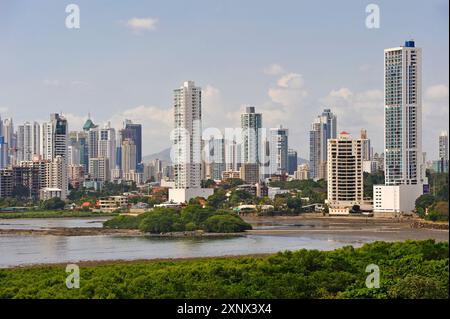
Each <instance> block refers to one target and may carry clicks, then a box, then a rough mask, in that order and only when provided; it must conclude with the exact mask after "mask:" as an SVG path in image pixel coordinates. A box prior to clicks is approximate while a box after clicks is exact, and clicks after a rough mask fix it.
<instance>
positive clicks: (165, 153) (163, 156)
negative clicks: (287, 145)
mask: <svg viewBox="0 0 450 319" xmlns="http://www.w3.org/2000/svg"><path fill="white" fill-rule="evenodd" d="M154 159H159V160H161V161H162V162H163V163H165V164H170V163H171V162H172V161H171V159H170V148H166V149H163V150H162V151H161V152H158V153H153V154H149V155H145V156H144V157H143V158H142V161H143V162H144V163H148V162H151V161H153V160H154ZM297 162H298V164H308V163H309V160H307V159H304V158H302V157H298V158H297Z"/></svg>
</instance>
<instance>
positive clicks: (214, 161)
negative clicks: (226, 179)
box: [205, 137, 225, 180]
mask: <svg viewBox="0 0 450 319" xmlns="http://www.w3.org/2000/svg"><path fill="white" fill-rule="evenodd" d="M206 143H207V146H206V154H205V155H206V156H205V161H206V165H207V166H208V173H209V174H208V176H207V177H208V178H210V179H214V180H220V179H221V178H222V172H223V171H224V170H225V140H224V139H223V138H214V137H212V138H211V139H210V140H208V141H206Z"/></svg>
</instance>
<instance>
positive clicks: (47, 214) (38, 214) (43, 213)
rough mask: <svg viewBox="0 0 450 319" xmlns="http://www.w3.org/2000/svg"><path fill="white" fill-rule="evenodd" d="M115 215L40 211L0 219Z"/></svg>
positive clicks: (16, 213)
mask: <svg viewBox="0 0 450 319" xmlns="http://www.w3.org/2000/svg"><path fill="white" fill-rule="evenodd" d="M116 215H117V214H115V213H94V212H82V211H68V210H64V211H58V210H42V211H34V210H33V211H27V212H14V213H0V219H13V218H58V217H105V216H116Z"/></svg>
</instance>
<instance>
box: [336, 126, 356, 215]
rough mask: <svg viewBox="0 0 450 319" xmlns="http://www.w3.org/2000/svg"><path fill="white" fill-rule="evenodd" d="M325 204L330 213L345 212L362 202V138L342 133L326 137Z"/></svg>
mask: <svg viewBox="0 0 450 319" xmlns="http://www.w3.org/2000/svg"><path fill="white" fill-rule="evenodd" d="M327 165H328V169H327V171H328V205H329V213H330V215H331V214H348V213H349V212H350V209H351V208H352V206H353V205H361V204H362V202H363V161H362V140H361V139H352V138H350V136H349V134H348V133H347V132H341V134H340V135H339V138H337V139H330V140H328V157H327Z"/></svg>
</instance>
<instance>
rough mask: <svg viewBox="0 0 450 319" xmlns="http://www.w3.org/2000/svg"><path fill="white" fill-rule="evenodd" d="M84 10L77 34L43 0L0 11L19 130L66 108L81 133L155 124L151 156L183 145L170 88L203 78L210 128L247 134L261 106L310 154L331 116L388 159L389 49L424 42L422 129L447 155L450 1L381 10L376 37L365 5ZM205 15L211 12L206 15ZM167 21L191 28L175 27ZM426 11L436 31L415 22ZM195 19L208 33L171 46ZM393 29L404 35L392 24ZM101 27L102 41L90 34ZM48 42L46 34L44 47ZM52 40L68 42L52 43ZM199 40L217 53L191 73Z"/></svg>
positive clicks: (2, 63)
mask: <svg viewBox="0 0 450 319" xmlns="http://www.w3.org/2000/svg"><path fill="white" fill-rule="evenodd" d="M78 4H79V6H80V8H81V17H82V20H81V21H82V22H81V28H80V30H78V31H74V30H67V29H65V28H64V25H63V23H61V25H60V26H59V25H58V23H59V22H61V21H63V20H64V16H65V13H64V7H63V6H62V5H61V8H60V7H59V6H55V5H54V4H51V3H50V2H42V3H40V4H39V5H38V4H33V3H30V4H29V6H31V7H34V6H36V8H37V9H36V10H32V9H31V10H30V11H32V12H34V15H30V14H24V13H23V12H22V11H21V10H19V9H20V8H21V6H22V5H23V4H22V5H21V4H20V3H19V4H15V3H12V2H3V3H2V4H1V5H0V6H1V9H2V10H0V27H1V28H2V29H6V30H7V32H6V34H5V37H4V41H3V42H2V43H1V44H0V49H2V51H3V52H5V54H4V55H2V58H0V67H1V68H2V70H4V72H2V74H1V75H0V87H2V88H3V90H4V91H3V90H2V91H1V92H0V114H1V116H2V118H6V117H13V118H14V120H15V123H16V124H18V123H23V122H25V121H26V120H31V119H35V120H36V121H39V122H42V121H45V120H46V117H47V114H49V113H53V112H59V113H62V114H64V115H65V116H66V117H67V119H68V121H69V123H71V124H70V129H71V130H72V128H74V129H75V128H78V127H79V126H81V125H82V124H83V123H84V122H85V120H86V119H87V114H88V113H89V112H92V113H93V115H94V116H93V120H94V122H95V123H107V122H108V121H111V123H112V125H113V126H114V127H119V124H120V123H121V122H122V121H123V120H124V119H125V118H130V119H131V120H133V121H135V122H138V121H139V122H140V123H142V124H143V141H144V142H143V155H148V154H152V153H157V152H159V151H161V150H162V149H165V148H168V147H169V146H170V143H169V141H168V139H167V138H163V137H167V136H169V132H170V130H171V122H170V119H171V117H170V112H171V96H170V92H171V89H172V88H173V87H174V86H176V85H178V83H180V82H182V81H185V80H190V79H192V80H195V81H196V83H197V84H198V85H199V86H200V87H202V89H203V93H204V94H203V98H204V101H203V108H204V113H205V116H204V123H203V126H204V127H205V128H206V127H218V128H222V127H238V125H239V124H238V123H239V116H240V113H241V112H242V105H254V106H255V107H256V108H257V110H258V112H261V113H263V114H264V126H265V127H268V128H270V127H277V126H278V125H279V124H282V125H283V126H284V127H287V128H289V129H290V140H289V141H290V147H291V148H293V149H296V150H297V151H298V154H299V156H300V157H303V158H308V149H309V147H308V135H307V132H308V130H309V129H310V127H309V126H310V121H311V120H312V118H313V117H314V116H315V115H316V114H318V113H319V112H321V110H323V109H324V108H330V109H332V111H333V112H334V113H335V114H336V115H337V117H338V118H339V125H338V126H339V127H338V130H339V131H341V130H346V131H349V132H350V133H351V134H352V135H354V136H357V133H358V132H359V131H360V129H361V128H365V129H367V131H368V132H369V135H370V137H371V142H372V146H373V147H374V152H381V151H382V148H383V135H382V132H383V129H382V126H381V125H379V123H378V122H381V121H382V117H383V101H382V96H383V94H382V92H383V75H382V64H383V55H382V51H383V49H384V48H387V47H395V46H398V45H401V44H402V43H403V41H404V40H406V39H408V38H414V39H415V40H416V43H417V44H418V45H419V46H420V47H422V48H423V49H424V57H423V63H424V75H423V92H424V103H423V111H424V115H423V121H424V123H423V125H424V130H423V131H424V151H425V152H427V158H428V159H435V158H437V156H438V153H437V152H438V151H437V149H436V147H435V144H436V142H435V140H436V138H435V136H437V135H438V134H439V132H440V131H441V130H448V122H447V121H446V118H447V117H448V71H447V70H448V60H447V56H448V30H447V29H446V28H444V27H443V26H444V25H446V24H447V23H448V17H447V16H446V15H445V14H442V12H443V11H446V10H445V8H448V3H447V2H444V1H433V2H432V3H431V5H430V4H428V3H427V4H423V3H419V2H417V3H416V2H415V4H414V6H411V8H414V10H412V11H411V12H409V11H408V13H406V12H403V11H402V10H399V9H398V8H399V7H401V6H402V5H404V2H402V1H399V2H398V3H389V2H384V1H382V2H380V4H379V6H380V10H381V27H380V29H377V30H370V29H367V28H366V27H365V26H364V18H365V11H364V9H365V4H362V3H361V4H359V3H358V4H356V3H350V4H347V3H346V4H335V3H332V2H330V3H329V5H328V6H327V7H329V10H330V12H339V13H340V14H331V13H330V12H327V10H325V12H324V10H322V8H321V6H319V5H317V4H314V3H304V4H299V3H295V2H291V1H285V2H283V4H284V5H282V6H279V7H273V6H272V5H269V4H268V3H265V2H258V6H256V7H255V5H252V3H248V4H245V5H240V11H239V12H235V11H234V10H232V8H233V5H232V3H224V2H217V3H215V4H208V3H205V2H203V1H199V2H195V3H194V4H192V7H186V6H184V5H182V6H181V7H173V6H171V5H165V4H153V5H149V4H140V5H137V6H135V7H134V8H133V9H130V8H124V6H123V5H120V4H114V5H113V6H111V8H110V9H111V10H110V12H111V13H109V14H105V13H102V14H100V12H101V10H100V9H101V6H102V4H101V2H97V3H88V2H86V1H79V2H78ZM408 4H409V2H408ZM200 5H201V6H202V9H203V10H202V12H201V13H200V12H198V13H197V12H195V8H197V7H198V6H200ZM39 8H40V9H39ZM250 9H254V11H252V14H254V15H255V16H256V17H259V18H260V19H253V20H252V24H251V25H250V24H248V23H247V22H246V19H244V15H245V14H247V13H248V14H250ZM319 11H320V14H321V15H323V19H321V20H320V26H321V27H323V28H322V29H321V30H320V31H319V30H316V28H318V27H319V25H318V24H317V23H318V22H314V21H313V20H312V19H311V18H309V17H308V15H310V16H315V14H314V13H316V12H319ZM44 12H45V13H44ZM168 12H169V15H170V14H174V15H175V16H176V17H177V18H178V19H175V20H174V17H173V16H171V17H170V18H169V17H168V16H167V14H168ZM290 12H296V15H294V14H293V13H290ZM5 13H6V14H5ZM182 13H184V14H185V15H184V16H183V14H182ZM394 13H395V14H394ZM2 14H3V15H2ZM269 14H270V17H271V19H267V17H268V16H269ZM419 15H420V17H421V19H427V21H430V22H429V23H427V24H426V25H421V24H418V23H416V21H417V19H415V17H418V16H419ZM136 16H140V17H142V18H145V17H148V18H153V19H155V21H156V22H155V25H154V29H152V30H150V29H145V28H144V29H142V28H141V29H137V30H136V28H138V27H136V25H134V27H132V26H130V25H129V24H127V23H125V22H126V21H129V20H130V19H132V18H133V17H136ZM12 17H15V18H14V19H12ZM193 17H194V18H195V20H196V21H197V24H196V26H197V28H196V29H195V31H196V32H193V34H192V35H190V34H188V33H185V34H184V36H183V41H181V44H180V43H178V42H179V41H177V42H174V41H171V40H173V37H174V36H175V37H176V38H177V39H179V35H180V34H179V32H177V31H179V30H180V28H183V27H186V26H187V24H188V23H191V22H192V18H193ZM281 18H283V19H281ZM21 19H27V21H28V22H29V23H31V24H32V25H33V26H35V27H34V28H33V30H30V29H23V28H24V27H23V25H19V24H18V21H23V20H21ZM227 19H228V20H227ZM230 19H231V20H232V21H233V22H235V23H233V26H236V28H241V29H242V30H243V32H242V34H241V35H237V36H236V33H235V32H232V31H233V30H228V25H229V24H228V23H229V21H230ZM146 21H147V20H146ZM152 21H153V20H152ZM413 21H415V22H414V23H413ZM393 23H395V25H396V29H395V32H392V28H390V26H391V27H392V25H393ZM133 28H134V29H133ZM94 29H95V30H98V33H95V32H94V34H91V31H92V30H94ZM231 29H233V28H231ZM40 32H46V34H47V36H46V37H40V36H39V34H40ZM344 33H345V34H346V36H345V37H344V36H343V34H344ZM99 34H101V35H103V36H104V37H103V40H102V41H100V42H101V43H99V44H96V43H95V42H94V41H93V40H94V38H95V37H96V36H98V35H99ZM231 34H233V35H234V36H235V37H230V35H231ZM213 35H217V36H213ZM34 38H36V39H40V40H39V42H38V43H36V40H34ZM293 38H294V39H298V41H292V39H293ZM202 39H203V40H202ZM224 40H226V41H225V42H223V41H224ZM52 41H57V42H58V43H59V45H58V46H57V47H53V46H52V45H51V44H52ZM186 42H189V43H191V42H192V48H194V47H195V48H198V47H201V48H204V49H207V51H209V54H208V55H205V54H203V53H201V52H199V50H198V49H191V48H187V49H186V51H185V52H184V53H185V56H186V57H187V58H189V59H191V61H192V63H189V65H187V64H186V63H180V62H179V61H177V55H176V54H173V53H169V54H168V52H170V51H173V50H174V49H175V50H174V51H175V52H179V48H180V45H183V43H184V44H185V43H186ZM222 42H223V43H227V46H229V47H230V48H228V49H226V50H225V48H224V44H223V43H222ZM116 43H121V45H120V46H117V45H116ZM269 43H270V45H269ZM122 44H123V45H122ZM31 47H32V48H33V50H30V49H29V48H31ZM183 47H185V46H183ZM272 47H273V48H275V50H274V49H271V48H272ZM50 48H52V49H50ZM269 48H270V50H267V49H269ZM329 48H333V51H330V50H329ZM355 50H356V52H355ZM200 51H202V50H200ZM330 52H331V54H330ZM100 57H101V59H100V60H101V61H100V60H99V58H100ZM350 57H351V58H350ZM94 60H95V61H96V62H95V63H94V62H93V61H94ZM125 66H126V67H125ZM211 71H214V72H211ZM325 75H326V76H325ZM24 91H25V92H27V94H23V92H24ZM361 110H364V112H361ZM355 111H359V112H358V113H355ZM42 112H44V113H42ZM354 114H358V116H354ZM217 115H221V116H217ZM218 124H219V125H218Z"/></svg>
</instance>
